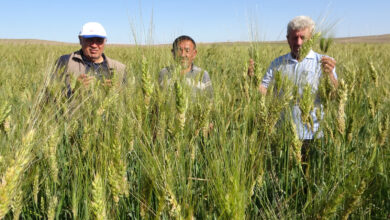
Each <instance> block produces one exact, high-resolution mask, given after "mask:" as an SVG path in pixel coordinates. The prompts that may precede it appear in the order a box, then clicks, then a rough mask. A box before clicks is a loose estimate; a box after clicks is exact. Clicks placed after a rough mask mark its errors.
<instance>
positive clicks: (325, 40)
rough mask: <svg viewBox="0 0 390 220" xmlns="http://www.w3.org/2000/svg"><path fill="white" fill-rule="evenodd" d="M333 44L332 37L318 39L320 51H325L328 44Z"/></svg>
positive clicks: (328, 46)
mask: <svg viewBox="0 0 390 220" xmlns="http://www.w3.org/2000/svg"><path fill="white" fill-rule="evenodd" d="M332 44H333V38H324V37H321V39H320V49H321V51H322V52H324V53H327V52H328V50H329V48H330V46H331V45H332Z"/></svg>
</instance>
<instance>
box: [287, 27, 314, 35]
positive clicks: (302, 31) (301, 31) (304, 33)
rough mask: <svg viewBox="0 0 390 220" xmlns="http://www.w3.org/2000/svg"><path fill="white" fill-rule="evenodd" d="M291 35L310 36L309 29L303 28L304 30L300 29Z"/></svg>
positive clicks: (291, 32) (292, 31)
mask: <svg viewBox="0 0 390 220" xmlns="http://www.w3.org/2000/svg"><path fill="white" fill-rule="evenodd" d="M290 34H292V35H297V36H298V35H307V34H310V30H309V28H303V29H298V30H291V31H290Z"/></svg>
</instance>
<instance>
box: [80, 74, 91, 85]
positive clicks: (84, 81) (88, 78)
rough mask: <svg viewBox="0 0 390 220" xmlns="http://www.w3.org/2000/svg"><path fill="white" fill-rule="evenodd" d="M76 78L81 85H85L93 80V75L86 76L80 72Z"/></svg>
mask: <svg viewBox="0 0 390 220" xmlns="http://www.w3.org/2000/svg"><path fill="white" fill-rule="evenodd" d="M77 80H78V81H79V82H81V84H83V86H85V87H87V86H89V84H90V83H91V81H92V80H94V77H93V76H88V75H87V74H84V73H82V74H80V76H79V77H77Z"/></svg>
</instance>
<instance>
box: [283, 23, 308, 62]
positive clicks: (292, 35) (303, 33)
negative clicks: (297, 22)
mask: <svg viewBox="0 0 390 220" xmlns="http://www.w3.org/2000/svg"><path fill="white" fill-rule="evenodd" d="M310 37H311V32H310V30H309V28H305V29H302V30H292V31H290V32H289V33H288V35H287V42H288V45H290V49H291V55H292V57H293V58H294V59H299V58H300V57H299V52H300V50H301V48H302V45H303V43H304V42H305V40H308V39H309V38H310Z"/></svg>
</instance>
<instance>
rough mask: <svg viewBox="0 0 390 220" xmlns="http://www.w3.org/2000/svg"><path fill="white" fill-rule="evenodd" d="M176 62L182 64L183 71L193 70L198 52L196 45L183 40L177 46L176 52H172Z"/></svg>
mask: <svg viewBox="0 0 390 220" xmlns="http://www.w3.org/2000/svg"><path fill="white" fill-rule="evenodd" d="M172 52H173V56H174V58H175V60H177V61H178V62H180V64H181V66H182V68H183V69H189V68H191V65H192V62H193V61H194V59H195V57H196V54H197V51H196V49H195V45H194V44H193V43H192V41H190V40H182V41H180V42H179V43H178V44H177V49H176V51H172Z"/></svg>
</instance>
